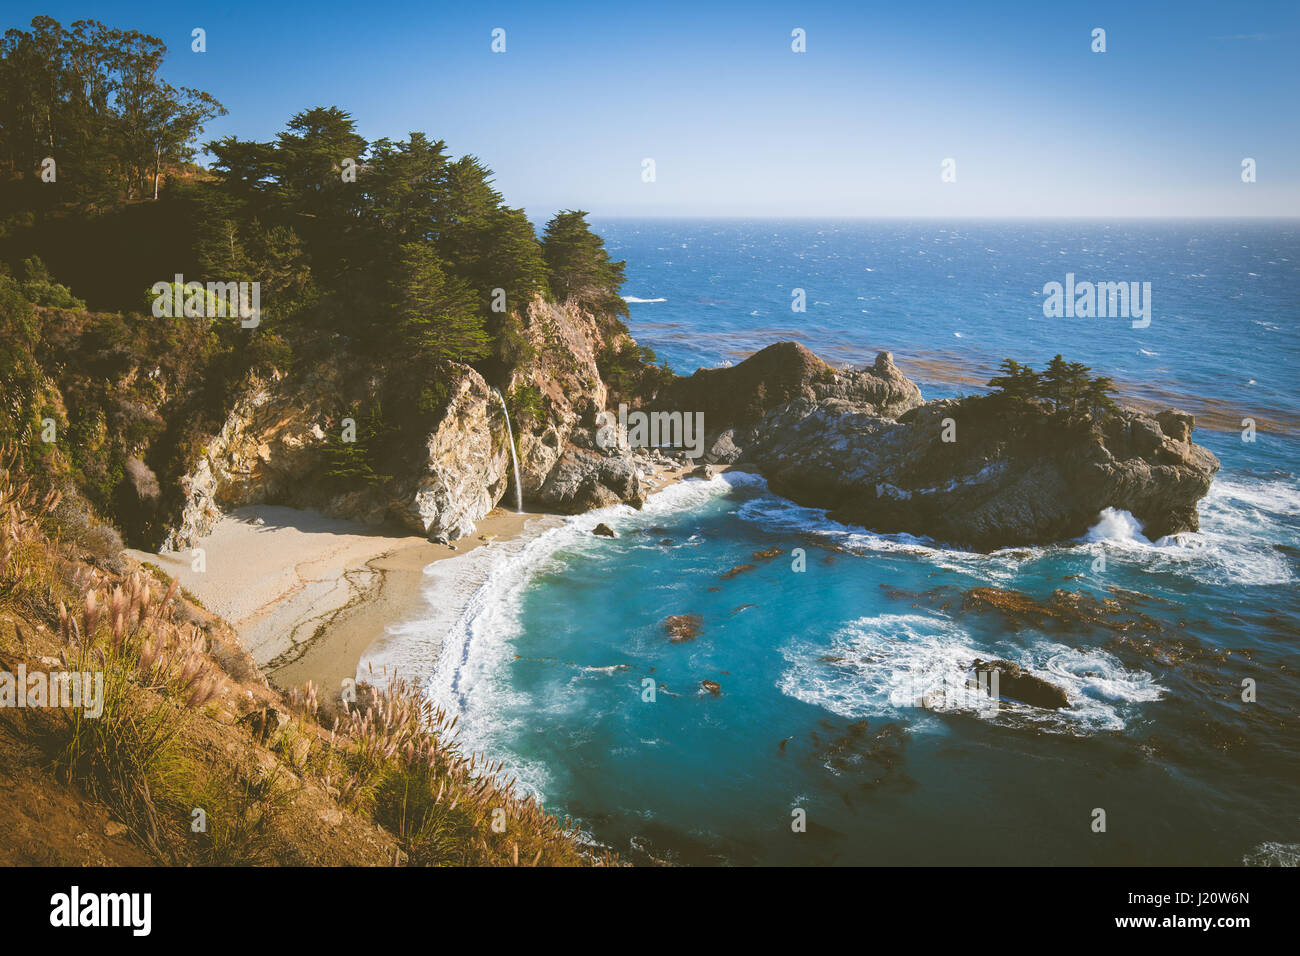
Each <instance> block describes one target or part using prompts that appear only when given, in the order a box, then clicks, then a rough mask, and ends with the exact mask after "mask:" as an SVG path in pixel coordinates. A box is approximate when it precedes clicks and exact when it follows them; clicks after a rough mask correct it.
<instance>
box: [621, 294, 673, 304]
mask: <svg viewBox="0 0 1300 956" xmlns="http://www.w3.org/2000/svg"><path fill="white" fill-rule="evenodd" d="M623 301H624V302H633V303H636V302H667V301H668V300H667V299H638V298H637V297H636V296H634V295H625V296H623Z"/></svg>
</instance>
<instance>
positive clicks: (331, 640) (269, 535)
mask: <svg viewBox="0 0 1300 956" xmlns="http://www.w3.org/2000/svg"><path fill="white" fill-rule="evenodd" d="M533 517H536V515H534V514H528V513H525V514H515V513H514V512H511V511H504V510H502V509H500V508H497V509H495V510H493V511H492V512H491V513H490V514H489V515H487V516H486V517H485V518H483V520H482V521H480V522H479V524H478V527H477V529H476V530H475V532H474V534H473V535H470V536H468V537H466V538H462V539H461V540H459V541H457V542H455V548H454V549H453V548H452V547H449V546H447V545H442V544H433V543H430V542H429V541H427V540H425V539H424V538H423V537H420V536H419V535H415V534H408V533H403V532H402V531H400V530H396V531H395V530H392V529H384V528H373V527H370V526H367V525H364V524H361V523H358V522H353V521H345V520H341V519H337V518H329V517H326V516H325V515H322V514H319V513H317V512H312V511H300V510H297V509H294V508H284V507H279V506H274V505H254V506H250V507H246V508H240V509H237V510H236V511H234V512H232V513H231V514H229V515H226V516H225V517H224V518H222V519H221V521H220V522H218V524H217V526H216V527H215V528H214V529H213V532H212V534H210V535H208V536H207V537H206V538H204V539H202V540H201V541H200V542H199V547H200V548H201V549H202V552H203V566H202V569H201V570H195V568H194V561H195V559H194V556H193V555H192V554H191V552H190V551H188V550H187V551H181V552H171V553H165V554H150V553H147V552H142V551H133V552H131V554H132V556H133V557H135V558H136V559H137V560H139V561H148V562H151V563H153V564H155V565H157V566H158V567H160V568H161V569H162V570H163V571H165V572H167V573H168V574H170V575H172V576H174V577H177V578H179V579H180V583H181V585H182V586H183V587H184V588H186V589H187V590H188V591H190V592H191V593H192V594H193V595H194V596H196V597H197V598H198V599H199V600H200V601H201V602H202V603H203V606H204V607H206V608H207V609H208V610H209V611H211V612H213V613H214V614H217V615H220V616H221V617H223V618H225V619H226V620H227V621H229V622H230V624H231V625H232V626H233V627H234V628H235V630H236V631H237V632H238V634H239V636H240V640H241V641H242V642H243V644H244V646H245V647H246V648H247V649H248V651H249V653H250V654H252V655H253V658H254V659H255V660H256V661H257V663H258V665H259V666H261V668H262V670H263V672H264V673H265V674H266V675H267V676H268V677H269V678H270V679H271V680H272V681H274V682H275V683H276V684H278V685H279V686H281V687H283V688H289V687H295V686H300V685H302V684H304V683H306V682H307V681H308V680H310V681H312V682H314V683H315V684H316V685H317V686H318V687H320V688H322V689H325V688H337V687H339V686H340V685H341V683H342V681H343V679H344V678H345V677H353V676H355V674H356V669H357V664H358V662H359V661H360V660H361V656H362V654H363V653H364V652H365V650H366V648H367V647H369V646H370V644H371V643H372V642H373V641H374V640H375V639H376V638H378V637H380V636H382V635H383V634H384V631H385V629H386V628H387V627H388V625H390V624H392V623H394V622H396V621H400V620H401V619H402V618H403V617H404V616H406V615H408V614H410V613H411V612H412V611H413V610H414V609H416V608H418V607H419V602H420V600H421V593H420V582H421V579H422V576H423V572H424V568H426V567H427V566H428V565H429V564H431V563H433V562H435V561H439V560H442V559H444V558H449V557H455V556H456V555H461V554H465V553H467V552H469V551H471V550H473V549H474V548H478V547H482V546H483V545H485V544H487V543H489V542H490V541H492V540H499V539H506V538H510V537H513V536H515V535H517V534H519V533H520V532H521V531H522V530H523V526H524V524H525V523H526V522H527V521H528V520H529V519H530V518H533Z"/></svg>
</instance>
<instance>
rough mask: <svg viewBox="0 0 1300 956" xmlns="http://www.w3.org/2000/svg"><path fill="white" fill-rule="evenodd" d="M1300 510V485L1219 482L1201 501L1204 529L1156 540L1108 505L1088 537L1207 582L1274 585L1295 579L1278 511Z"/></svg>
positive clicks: (1099, 548)
mask: <svg viewBox="0 0 1300 956" xmlns="http://www.w3.org/2000/svg"><path fill="white" fill-rule="evenodd" d="M1297 514H1300V491H1298V490H1297V488H1296V487H1295V485H1293V484H1291V483H1289V482H1282V481H1270V482H1260V483H1257V484H1242V483H1239V482H1232V481H1221V482H1215V483H1214V485H1212V486H1211V488H1210V493H1209V494H1208V495H1207V496H1206V498H1205V499H1204V501H1202V503H1201V515H1200V516H1201V530H1200V531H1197V532H1189V533H1182V534H1176V535H1168V536H1165V537H1163V538H1160V539H1159V540H1157V541H1154V542H1153V541H1151V540H1149V539H1148V538H1147V537H1145V536H1144V535H1143V534H1142V526H1141V524H1140V523H1139V522H1138V521H1137V519H1136V518H1134V517H1133V516H1132V515H1131V514H1129V513H1128V512H1127V511H1121V510H1117V509H1114V508H1107V509H1106V510H1105V511H1103V512H1102V514H1101V516H1100V518H1099V519H1098V522H1097V524H1096V525H1094V526H1093V527H1092V529H1091V530H1090V531H1089V532H1088V534H1087V535H1086V536H1085V537H1084V538H1083V539H1082V540H1083V544H1084V547H1085V548H1086V550H1088V551H1090V552H1093V553H1094V554H1098V555H1100V554H1102V553H1103V552H1104V553H1109V554H1118V555H1121V556H1123V557H1124V558H1126V559H1128V560H1133V561H1137V562H1140V563H1142V564H1144V565H1145V566H1146V567H1147V569H1148V570H1151V571H1157V572H1171V573H1175V574H1182V575H1185V576H1188V577H1191V578H1194V579H1195V580H1197V581H1199V582H1201V583H1203V584H1212V585H1221V584H1241V585H1271V584H1288V583H1290V582H1291V581H1293V580H1294V579H1295V575H1294V573H1293V572H1292V570H1291V564H1290V562H1289V561H1288V560H1287V558H1286V556H1285V555H1284V554H1283V553H1282V552H1281V551H1279V550H1278V549H1277V548H1276V547H1274V544H1275V543H1277V542H1279V541H1282V540H1285V538H1286V537H1287V534H1286V531H1285V529H1284V528H1283V527H1282V526H1281V525H1280V524H1279V523H1278V520H1277V518H1278V517H1286V516H1293V515H1297Z"/></svg>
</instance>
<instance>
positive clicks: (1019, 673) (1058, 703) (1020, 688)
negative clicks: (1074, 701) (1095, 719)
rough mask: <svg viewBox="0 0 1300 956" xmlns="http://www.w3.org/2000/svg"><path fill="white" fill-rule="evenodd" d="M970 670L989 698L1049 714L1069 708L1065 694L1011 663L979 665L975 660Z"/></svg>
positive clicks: (1001, 661)
mask: <svg viewBox="0 0 1300 956" xmlns="http://www.w3.org/2000/svg"><path fill="white" fill-rule="evenodd" d="M971 667H972V668H973V669H974V670H975V677H976V679H977V681H978V682H979V685H980V686H981V687H984V688H987V692H988V693H989V694H994V693H996V695H997V696H998V697H1000V698H1003V699H1007V700H1015V701H1019V702H1020V703H1022V704H1029V705H1030V706H1031V707H1043V708H1046V709H1049V710H1060V709H1061V708H1062V707H1069V706H1070V698H1069V697H1067V696H1066V695H1065V691H1063V690H1061V688H1059V687H1057V686H1056V685H1055V684H1053V683H1051V682H1050V681H1045V680H1043V679H1042V678H1041V677H1037V676H1035V675H1034V674H1031V673H1029V671H1027V670H1025V669H1024V668H1022V667H1021V666H1020V665H1019V664H1016V663H1014V662H1012V661H1003V660H996V661H982V660H980V659H979V658H976V659H975V662H974V663H973V664H971Z"/></svg>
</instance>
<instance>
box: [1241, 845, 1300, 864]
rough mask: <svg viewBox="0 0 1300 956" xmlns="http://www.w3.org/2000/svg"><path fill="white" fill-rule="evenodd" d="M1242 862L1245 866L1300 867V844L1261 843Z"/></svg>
mask: <svg viewBox="0 0 1300 956" xmlns="http://www.w3.org/2000/svg"><path fill="white" fill-rule="evenodd" d="M1241 862H1242V865H1243V866H1300V843H1274V842H1272V841H1270V842H1267V843H1261V844H1260V845H1259V846H1257V847H1255V849H1253V850H1251V851H1250V852H1249V853H1247V854H1246V855H1245V856H1243V857H1242V858H1241Z"/></svg>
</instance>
